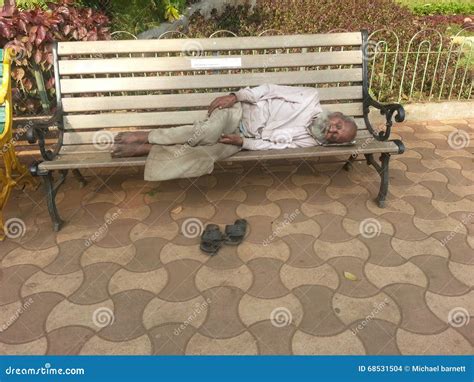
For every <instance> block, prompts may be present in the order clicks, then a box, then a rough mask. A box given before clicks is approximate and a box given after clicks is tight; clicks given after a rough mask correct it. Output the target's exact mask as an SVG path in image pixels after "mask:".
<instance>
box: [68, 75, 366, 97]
mask: <svg viewBox="0 0 474 382" xmlns="http://www.w3.org/2000/svg"><path fill="white" fill-rule="evenodd" d="M356 81H357V82H360V81H362V69H337V70H307V71H290V72H265V73H243V74H215V75H195V76H162V77H151V76H149V77H133V78H132V77H122V78H86V79H62V80H61V92H62V93H63V94H72V93H100V92H126V91H150V90H181V89H206V88H207V89H213V88H216V89H217V88H241V87H244V86H257V85H261V84H265V83H271V84H279V85H296V84H320V83H334V82H340V83H342V82H356Z"/></svg>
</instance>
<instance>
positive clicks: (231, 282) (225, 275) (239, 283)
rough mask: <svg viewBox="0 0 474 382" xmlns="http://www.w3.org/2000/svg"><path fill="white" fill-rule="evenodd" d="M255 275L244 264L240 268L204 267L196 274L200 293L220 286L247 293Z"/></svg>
mask: <svg viewBox="0 0 474 382" xmlns="http://www.w3.org/2000/svg"><path fill="white" fill-rule="evenodd" d="M252 279H253V274H252V271H251V270H250V268H249V267H248V266H247V265H245V264H242V265H241V266H240V267H238V268H230V269H216V268H211V267H209V266H203V267H201V268H200V269H199V271H198V272H197V274H196V287H197V288H198V289H199V290H200V291H204V290H206V289H210V288H214V287H219V286H232V287H236V288H239V289H241V290H242V291H243V292H245V291H247V290H248V289H249V288H250V286H251V285H252Z"/></svg>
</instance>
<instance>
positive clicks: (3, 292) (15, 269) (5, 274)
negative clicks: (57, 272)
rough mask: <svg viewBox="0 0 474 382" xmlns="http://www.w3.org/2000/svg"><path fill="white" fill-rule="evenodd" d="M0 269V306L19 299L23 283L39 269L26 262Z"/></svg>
mask: <svg viewBox="0 0 474 382" xmlns="http://www.w3.org/2000/svg"><path fill="white" fill-rule="evenodd" d="M0 269H1V272H0V306H2V305H6V304H10V303H12V302H15V301H17V300H19V299H20V291H21V288H22V286H23V283H24V282H25V281H26V280H28V278H29V277H30V276H31V275H33V274H35V273H36V272H38V271H39V270H40V269H39V268H38V267H35V266H34V265H28V264H26V265H15V266H12V267H6V268H0ZM5 318H6V317H5ZM2 322H3V321H2Z"/></svg>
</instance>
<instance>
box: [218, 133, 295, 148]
mask: <svg viewBox="0 0 474 382" xmlns="http://www.w3.org/2000/svg"><path fill="white" fill-rule="evenodd" d="M219 143H225V144H228V145H234V146H241V147H242V148H243V149H245V150H272V149H280V150H281V149H286V148H288V147H289V145H290V143H289V142H279V143H275V142H271V141H266V140H263V139H254V138H246V137H241V136H240V135H236V134H230V135H222V137H221V138H220V139H219Z"/></svg>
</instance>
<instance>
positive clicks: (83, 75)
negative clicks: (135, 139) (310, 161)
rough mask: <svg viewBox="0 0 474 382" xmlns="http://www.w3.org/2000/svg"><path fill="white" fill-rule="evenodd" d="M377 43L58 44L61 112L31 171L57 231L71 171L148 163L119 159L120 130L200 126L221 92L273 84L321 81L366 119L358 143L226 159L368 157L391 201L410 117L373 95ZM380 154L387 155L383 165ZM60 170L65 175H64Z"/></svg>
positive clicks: (341, 36)
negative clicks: (376, 115)
mask: <svg viewBox="0 0 474 382" xmlns="http://www.w3.org/2000/svg"><path fill="white" fill-rule="evenodd" d="M367 47H368V34H367V31H361V32H354V33H352V32H351V33H331V34H312V35H311V34H306V35H303V34H301V35H288V36H285V35H279V36H259V37H224V38H212V39H205V38H203V39H163V40H131V41H94V42H59V43H56V44H54V46H53V56H54V75H55V82H56V96H57V105H58V107H57V111H56V114H55V115H54V116H53V117H52V118H51V120H49V121H47V122H46V123H43V124H41V125H38V124H37V125H35V126H33V127H32V128H31V129H30V130H29V131H28V133H27V138H28V141H29V142H30V143H35V142H38V144H39V148H40V151H41V154H42V156H43V159H44V160H43V161H42V162H37V163H34V164H33V165H32V166H31V168H30V171H31V173H32V174H33V175H36V176H40V177H41V178H42V180H43V181H44V186H45V190H46V197H47V202H48V209H49V213H50V215H51V219H52V221H53V227H54V230H56V231H58V230H59V229H60V227H61V225H62V224H63V221H62V220H61V218H60V216H59V214H58V211H57V208H56V204H55V197H56V193H57V190H58V188H59V187H60V186H61V184H62V183H63V182H64V180H65V178H66V175H67V172H68V170H72V172H73V174H74V175H75V176H76V177H77V178H78V180H79V181H80V182H81V183H85V180H84V178H83V177H82V175H81V173H80V172H79V171H80V169H94V168H105V167H123V166H144V164H145V159H146V158H112V157H111V155H110V150H111V148H112V142H113V136H114V134H116V133H117V132H119V131H123V130H127V129H130V128H133V129H154V128H167V127H170V126H176V125H183V124H191V123H193V121H195V120H197V119H201V118H204V117H205V116H206V110H207V107H208V105H209V104H210V102H211V101H212V100H213V99H214V98H216V97H218V96H221V95H224V94H228V93H229V92H231V91H235V90H238V89H240V88H242V87H245V86H250V87H253V86H258V85H261V84H264V83H274V84H280V85H295V86H296V85H297V86H315V87H317V88H318V89H319V93H320V98H321V101H322V104H323V107H324V108H326V109H327V110H330V111H340V112H343V113H344V114H347V115H350V116H353V117H354V118H355V119H356V122H357V125H358V129H359V130H358V135H357V139H356V141H357V143H356V145H355V146H351V147H312V148H304V149H285V150H268V151H241V152H239V153H237V154H236V155H234V156H232V157H231V158H228V159H226V161H227V162H229V161H231V162H240V161H256V160H257V161H258V160H271V159H275V158H276V159H285V158H315V157H322V156H335V155H344V156H349V159H348V160H347V163H346V166H345V168H346V169H349V167H350V163H351V162H352V161H353V160H354V159H355V158H356V157H357V156H358V155H359V154H360V155H364V156H365V158H366V160H367V163H368V164H369V165H372V166H374V167H375V169H376V170H377V172H378V173H379V174H380V178H381V185H380V192H379V194H378V196H377V199H376V200H377V203H378V205H379V206H380V207H383V206H384V202H385V198H386V194H387V189H388V168H389V159H390V155H392V154H401V153H403V151H404V146H403V144H402V142H401V141H399V140H389V137H390V130H391V127H392V118H393V117H394V119H395V120H396V121H397V122H402V121H403V120H404V110H403V107H402V106H401V105H399V104H385V105H384V104H380V103H379V102H377V101H375V100H373V99H372V98H371V97H370V96H369V92H368V78H367V65H368V58H367V57H368V51H367ZM370 107H374V108H376V109H378V110H380V112H381V113H382V114H383V115H384V116H385V118H386V127H385V129H383V130H382V131H378V130H376V129H374V128H373V127H372V125H371V124H370V121H369V118H368V114H369V108H370ZM54 124H56V125H57V131H58V137H57V143H56V144H55V145H54V147H52V148H50V149H48V148H47V147H46V145H45V137H46V133H47V131H48V129H49V130H50V127H51V126H52V125H54ZM374 154H380V163H379V162H378V161H377V160H376V159H375V158H374ZM53 173H57V174H58V175H59V176H58V177H57V179H54V177H53V175H52V174H53Z"/></svg>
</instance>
